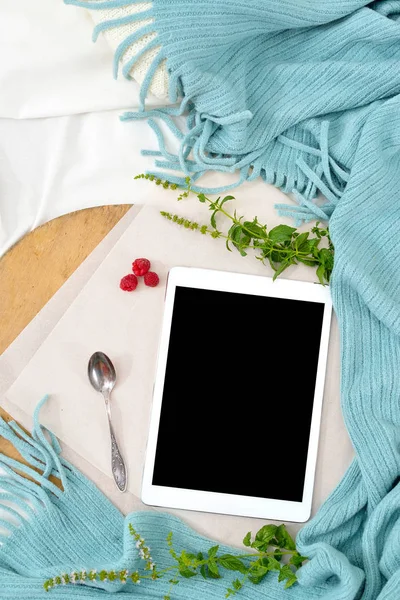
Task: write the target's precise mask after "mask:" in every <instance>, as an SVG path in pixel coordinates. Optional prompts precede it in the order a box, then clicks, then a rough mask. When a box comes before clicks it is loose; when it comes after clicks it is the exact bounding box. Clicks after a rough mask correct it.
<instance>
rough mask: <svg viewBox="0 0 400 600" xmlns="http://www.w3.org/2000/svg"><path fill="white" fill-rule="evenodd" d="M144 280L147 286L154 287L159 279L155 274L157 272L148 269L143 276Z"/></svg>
mask: <svg viewBox="0 0 400 600" xmlns="http://www.w3.org/2000/svg"><path fill="white" fill-rule="evenodd" d="M144 282H145V284H146V285H148V286H149V287H156V285H158V284H159V282H160V279H159V277H158V275H157V273H154V272H153V271H149V272H148V273H146V275H145V276H144Z"/></svg>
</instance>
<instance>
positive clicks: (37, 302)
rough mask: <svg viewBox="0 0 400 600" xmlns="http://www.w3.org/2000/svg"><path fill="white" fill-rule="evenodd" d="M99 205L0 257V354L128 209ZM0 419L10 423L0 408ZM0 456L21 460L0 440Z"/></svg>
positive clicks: (46, 228)
mask: <svg viewBox="0 0 400 600" xmlns="http://www.w3.org/2000/svg"><path fill="white" fill-rule="evenodd" d="M129 208H130V205H121V206H101V207H98V208H90V209H87V210H82V211H78V212H75V213H71V214H69V215H66V216H64V217H60V218H59V219H55V220H54V221H50V222H49V223H46V224H45V225H42V226H41V227H38V229H35V231H33V232H32V233H30V234H29V235H27V236H25V237H24V238H23V239H22V240H21V241H20V242H19V243H18V244H16V245H15V246H14V247H13V248H11V250H9V252H7V254H6V255H5V256H4V257H3V258H2V259H0V354H2V353H3V352H4V350H5V349H6V348H7V347H8V346H9V345H10V344H11V342H12V341H13V340H14V339H15V338H16V337H17V336H18V335H19V333H21V331H22V330H23V329H24V328H25V327H26V326H27V325H28V323H29V322H30V321H31V320H32V319H33V317H34V316H35V315H36V314H37V313H38V312H39V311H40V310H41V309H42V308H43V306H44V305H45V304H46V303H47V302H48V301H49V300H50V298H51V297H52V296H53V295H54V294H55V293H56V291H57V290H58V289H59V288H60V287H61V286H62V285H63V283H65V281H66V280H67V279H68V277H70V275H72V273H73V272H74V271H75V269H77V268H78V267H79V265H80V264H81V262H82V261H84V260H85V258H86V257H87V256H88V255H89V254H90V253H91V252H92V250H94V248H95V247H96V246H97V244H99V243H100V242H101V240H102V239H103V238H104V237H105V236H106V235H107V233H108V232H109V231H110V230H111V229H112V228H113V227H114V225H116V224H117V223H118V221H119V220H120V219H121V218H122V217H123V216H124V214H125V213H126V212H127V211H128V210H129ZM0 416H2V417H3V418H5V419H6V420H10V419H11V416H10V415H8V414H7V413H6V412H5V411H4V410H3V409H2V408H1V406H0ZM0 452H1V453H4V454H7V455H8V456H11V457H13V458H16V459H18V460H21V457H20V456H19V454H18V453H17V451H16V450H15V449H14V448H13V447H12V446H11V444H10V443H9V442H7V440H5V439H4V438H2V437H0Z"/></svg>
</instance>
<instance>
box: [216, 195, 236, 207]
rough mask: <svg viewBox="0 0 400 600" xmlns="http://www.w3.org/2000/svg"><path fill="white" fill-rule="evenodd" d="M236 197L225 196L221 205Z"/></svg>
mask: <svg viewBox="0 0 400 600" xmlns="http://www.w3.org/2000/svg"><path fill="white" fill-rule="evenodd" d="M234 199H235V197H234V196H225V198H223V199H222V200H221V203H220V206H222V205H223V204H225V202H229V200H234Z"/></svg>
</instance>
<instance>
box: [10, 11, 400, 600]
mask: <svg viewBox="0 0 400 600" xmlns="http://www.w3.org/2000/svg"><path fill="white" fill-rule="evenodd" d="M67 3H69V4H74V5H76V6H83V7H89V8H93V9H97V10H103V9H105V8H110V7H111V8H115V9H116V11H115V20H113V21H108V22H106V23H102V24H100V26H97V30H96V32H95V34H97V33H98V32H99V31H100V30H102V29H105V28H107V27H116V26H119V25H121V24H126V23H130V22H134V21H135V20H138V17H137V16H135V15H130V16H125V17H123V19H121V18H120V17H119V15H118V10H117V9H118V7H122V6H127V5H130V4H134V3H136V2H135V0H109V1H105V2H103V1H102V0H92V1H91V2H80V1H77V0H67ZM146 16H147V18H148V21H147V22H146V24H145V25H144V26H143V27H142V28H141V29H140V30H139V31H137V32H135V33H133V34H131V35H130V36H128V38H127V39H126V40H125V42H124V43H122V44H121V46H120V47H119V48H118V50H117V52H116V65H118V61H119V60H120V58H121V57H122V56H123V55H124V53H125V52H126V51H127V50H128V49H129V47H130V45H131V44H133V43H134V42H135V41H136V40H138V39H140V38H141V37H143V36H144V35H147V34H155V35H153V36H150V37H148V38H147V39H148V40H150V41H149V43H150V44H151V47H152V48H154V47H157V48H158V54H157V56H156V58H155V60H154V63H153V65H152V67H151V69H150V70H149V72H148V75H147V77H146V79H145V81H144V82H143V85H142V91H141V99H142V107H141V110H139V111H138V112H135V113H127V114H126V115H124V117H123V119H125V120H134V119H138V118H147V119H148V122H149V124H150V126H151V127H152V128H153V130H154V131H155V133H156V137H157V140H158V149H157V150H150V151H148V152H147V153H148V154H151V155H153V156H154V157H155V168H156V169H158V170H159V171H162V172H164V173H165V171H168V175H166V178H168V180H169V181H176V182H178V183H179V182H181V181H182V179H181V178H182V173H183V176H184V177H185V176H187V175H190V177H191V178H192V180H193V182H195V185H196V186H197V187H196V188H195V189H198V190H201V189H202V187H201V176H202V175H203V174H204V173H205V172H206V171H209V170H219V171H227V172H236V171H237V173H238V183H240V182H242V181H245V180H252V179H255V178H257V177H262V178H263V179H264V180H265V181H266V182H269V183H272V184H274V185H276V186H278V187H279V188H281V189H282V190H283V191H285V192H292V193H293V194H294V196H295V198H296V199H297V203H298V204H297V205H296V206H293V205H288V206H281V207H280V210H281V212H282V213H283V214H285V215H289V216H293V217H295V219H296V220H297V221H299V222H301V221H308V220H310V219H312V218H319V219H325V220H329V227H330V233H331V237H332V240H333V243H334V246H335V266H334V271H333V275H332V281H331V291H332V296H333V301H334V306H335V311H336V314H337V317H338V322H339V326H340V333H341V401H342V409H343V414H344V418H345V422H346V425H347V428H348V431H349V434H350V436H351V439H352V442H353V445H354V449H355V453H356V458H355V460H354V462H353V464H352V465H351V467H350V469H349V470H348V472H347V473H346V475H345V477H344V479H343V480H342V482H341V483H340V485H339V486H338V487H337V489H336V490H335V491H334V492H333V493H332V495H331V496H330V497H329V499H328V500H327V501H326V503H325V504H324V505H323V506H322V508H321V509H320V511H319V512H318V514H317V516H316V517H315V518H314V519H313V520H312V521H311V522H310V523H308V524H307V525H306V526H305V527H304V528H303V529H302V530H301V532H300V533H299V535H298V537H297V545H298V547H299V548H300V550H301V552H302V553H303V554H304V555H306V556H308V557H310V559H311V560H310V561H309V562H307V563H306V564H305V565H304V566H303V567H302V568H301V569H300V571H299V583H298V584H296V585H294V586H293V587H292V588H290V589H289V590H286V591H285V590H284V589H283V587H282V585H281V584H279V583H278V582H277V581H276V576H275V575H274V574H270V575H268V576H267V577H266V578H265V579H264V580H263V582H262V583H261V584H260V585H259V586H248V587H247V588H244V589H243V590H241V591H240V594H241V595H242V597H243V598H244V599H245V598H266V599H269V600H283V599H285V598H286V599H288V600H290V599H291V598H293V599H295V600H313V599H317V598H318V599H320V598H323V599H324V600H356V599H360V598H362V599H363V600H377V599H378V600H396V599H397V598H400V484H399V475H400V377H399V375H398V373H399V365H400V337H399V335H400V300H399V299H400V268H399V265H400V243H399V230H400V198H399V193H400V192H399V190H400V0H381V1H377V2H367V1H366V0H334V1H332V0H279V1H278V0H257V1H255V0H218V2H216V1H215V0H197V1H196V2H195V1H194V0H192V1H190V0H152V3H151V6H150V8H149V9H148V12H147V13H146ZM145 51H146V47H145V48H144V49H143V52H145ZM137 58H138V55H136V58H135V57H133V58H132V59H131V64H133V63H134V61H135V60H136V59H137ZM162 60H166V61H167V68H168V74H169V85H170V99H171V100H172V101H173V102H175V105H174V106H172V107H169V108H166V109H162V110H161V109H157V110H152V111H146V110H145V97H146V93H147V89H148V86H149V84H150V82H151V78H152V77H153V75H154V72H155V69H156V68H157V65H158V64H160V62H161V61H162ZM174 115H186V119H187V120H186V125H185V127H184V128H183V130H181V129H180V128H178V126H177V124H176V121H175V120H174V119H173V117H174ZM160 120H161V121H163V122H164V123H165V124H166V125H167V126H168V127H169V128H170V129H171V131H172V132H173V133H174V134H175V135H176V137H177V139H178V141H179V152H178V153H177V154H176V155H175V154H172V153H171V152H170V151H168V150H167V148H166V147H165V144H164V140H163V136H162V128H160V126H159V122H160ZM180 122H181V120H180ZM133 134H134V129H133ZM175 171H177V173H176V174H174V172H175ZM208 191H209V190H208ZM320 193H321V194H322V195H323V196H324V198H325V200H324V202H322V203H321V202H320V201H317V202H316V199H317V196H318V195H319V194H320ZM396 198H397V199H396ZM398 202H399V204H397V203H398ZM0 427H1V430H0V434H1V435H3V436H5V437H6V438H8V439H9V440H10V441H12V442H13V443H15V445H16V446H17V447H18V448H19V450H20V451H21V453H22V455H23V456H24V457H25V458H26V459H27V461H28V462H29V463H30V464H32V465H33V466H35V467H37V468H38V469H40V470H41V471H42V472H43V473H42V474H38V473H37V471H34V470H32V469H31V468H29V467H25V466H22V465H20V464H19V463H17V462H16V461H12V460H11V459H8V458H6V457H4V456H3V457H2V460H1V465H2V467H3V468H4V469H5V473H6V474H5V475H4V476H3V477H2V478H1V481H0V487H1V493H0V505H1V508H2V509H3V510H4V511H5V512H6V513H8V515H9V516H11V517H12V519H11V521H12V523H11V524H9V522H8V520H7V521H6V520H2V521H0V526H1V527H2V529H3V528H4V529H5V530H6V531H5V532H3V533H0V541H1V546H0V596H1V600H5V599H13V600H14V599H16V598H21V599H26V600H28V599H29V600H34V599H39V598H40V599H41V598H43V597H48V596H46V593H45V592H44V590H43V587H42V586H43V580H44V579H46V578H48V577H54V576H55V575H57V574H58V573H63V572H65V573H70V572H71V571H74V570H76V569H78V570H81V569H82V568H85V569H91V568H99V567H102V566H104V567H107V568H115V569H124V568H130V569H131V568H132V564H134V562H135V561H136V560H137V551H136V549H135V548H134V544H133V542H132V536H129V535H128V534H127V527H128V525H127V523H128V522H129V523H132V524H133V526H134V527H135V528H136V529H137V530H138V531H140V533H141V534H142V535H143V536H144V537H145V539H146V541H147V542H148V543H149V544H150V546H151V547H152V552H153V555H154V560H156V561H157V562H159V563H160V564H161V563H164V564H165V563H168V553H167V550H166V547H165V542H164V540H165V536H166V534H167V532H168V531H169V530H173V531H174V533H175V539H176V540H177V545H178V546H181V547H184V548H185V549H186V550H188V551H190V550H191V549H193V551H196V552H197V551H198V550H199V549H202V548H205V549H207V548H208V547H209V545H210V542H209V541H208V540H205V539H204V538H202V537H200V536H198V535H197V534H196V533H195V532H193V531H191V530H188V529H187V527H186V526H185V525H184V524H183V523H182V522H181V521H179V520H177V519H175V518H173V517H171V516H168V515H166V514H160V513H136V514H132V515H129V517H127V522H124V519H123V517H122V515H121V514H120V513H119V512H118V511H117V510H116V509H115V508H114V507H113V506H112V505H111V504H110V503H109V502H108V501H107V500H106V499H105V498H104V497H103V496H102V495H101V493H100V492H99V491H98V490H97V489H96V488H95V487H94V486H93V485H92V484H91V483H90V482H89V481H87V480H86V479H85V478H84V477H83V476H82V475H81V474H80V473H78V472H77V471H76V470H75V469H74V468H73V467H72V466H71V465H69V464H68V463H66V462H65V461H63V460H62V459H61V458H60V456H59V447H58V444H57V441H56V440H55V439H54V437H53V436H51V437H50V441H48V440H47V439H46V437H45V435H44V432H43V429H42V428H41V427H40V425H39V423H38V420H37V415H36V424H35V429H34V432H33V438H32V439H30V438H28V437H27V436H26V434H25V433H24V432H23V431H22V430H20V429H19V428H18V427H17V425H15V424H8V425H6V424H5V423H3V422H1V423H0ZM233 442H234V440H233ZM265 469H266V470H267V469H268V466H267V465H266V466H265ZM16 471H18V472H21V471H22V472H26V473H29V474H30V475H31V477H32V478H33V480H34V481H36V482H37V483H40V484H41V486H40V487H39V486H38V485H37V483H34V482H32V481H29V480H25V479H22V478H21V477H20V476H19V475H18V473H16ZM50 475H56V476H58V477H60V478H61V479H62V482H63V486H64V491H63V492H61V491H60V490H59V488H57V487H56V486H55V485H54V483H52V481H51V480H50V479H49V476H50ZM10 501H12V503H13V504H10ZM12 506H13V507H14V508H12ZM15 506H17V507H18V508H15ZM0 517H1V514H0ZM167 586H168V583H165V582H164V581H163V580H161V581H159V582H156V583H154V582H149V583H143V584H142V585H141V587H135V588H132V587H129V586H126V587H123V586H120V585H117V584H114V587H112V586H111V584H104V590H99V589H97V588H95V587H91V586H90V585H89V584H87V585H86V584H85V585H79V586H75V587H72V586H59V587H57V588H56V589H54V590H52V591H51V592H49V593H50V594H54V596H55V597H62V598H65V599H66V600H69V599H72V598H74V599H75V598H76V599H78V600H81V599H82V600H83V599H86V598H96V599H101V598H111V595H112V593H113V592H114V591H121V592H122V591H123V593H125V594H126V596H127V598H130V597H136V598H145V597H146V598H151V597H154V598H161V597H162V596H163V594H166V593H167ZM225 589H226V581H224V580H222V579H221V580H215V581H212V582H209V581H203V580H198V579H197V578H194V579H187V580H184V581H183V582H182V583H180V584H179V585H178V586H176V588H175V589H174V597H175V598H177V600H178V599H179V598H181V599H182V600H183V599H185V600H191V599H193V600H194V599H199V600H201V599H203V598H204V599H205V598H210V597H213V598H214V597H215V598H222V597H223V596H224V593H225Z"/></svg>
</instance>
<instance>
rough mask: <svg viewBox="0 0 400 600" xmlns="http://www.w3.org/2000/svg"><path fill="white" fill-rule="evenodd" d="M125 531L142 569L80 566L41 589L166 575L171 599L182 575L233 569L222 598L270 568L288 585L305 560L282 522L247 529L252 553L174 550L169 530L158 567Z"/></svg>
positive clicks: (210, 576) (140, 542) (258, 578)
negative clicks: (165, 563)
mask: <svg viewBox="0 0 400 600" xmlns="http://www.w3.org/2000/svg"><path fill="white" fill-rule="evenodd" d="M129 533H130V534H131V535H132V536H133V537H134V539H135V541H136V548H137V549H138V554H139V557H140V558H141V559H142V561H144V567H143V569H142V570H141V571H142V572H139V570H138V569H137V570H135V571H131V572H130V571H128V570H122V571H107V570H104V569H103V570H100V571H97V570H90V571H88V570H85V569H83V570H81V571H75V572H73V573H70V574H67V573H64V574H62V575H57V576H56V577H54V578H51V579H47V580H46V581H45V582H44V584H43V587H44V589H45V591H46V592H49V591H50V590H51V589H53V588H55V587H57V586H59V585H69V584H81V585H82V584H85V582H94V581H98V582H110V583H113V582H119V583H127V581H128V580H130V581H132V583H134V584H140V581H141V580H142V579H150V580H153V581H156V580H157V579H161V578H162V577H164V576H165V575H169V576H171V579H169V584H170V587H169V590H168V592H167V594H166V595H165V596H164V600H171V591H172V589H173V587H174V586H175V585H177V584H178V583H179V582H180V581H181V579H182V578H183V579H189V578H191V577H195V576H199V575H200V576H201V577H203V578H204V579H211V580H212V579H220V578H221V571H222V570H226V571H236V572H237V573H240V576H238V577H236V578H235V579H234V580H233V581H232V583H231V585H230V586H229V587H228V589H227V592H226V594H225V598H229V597H230V596H233V595H235V594H236V593H237V592H238V591H239V590H241V589H242V587H243V585H244V584H245V583H246V582H250V583H253V584H259V583H260V582H261V581H262V580H263V579H265V577H266V576H267V574H268V573H270V572H272V571H276V572H277V574H278V581H280V582H285V588H289V587H291V586H292V585H293V584H295V583H296V581H297V575H296V571H297V569H299V568H300V567H301V566H302V564H303V562H304V561H306V560H307V557H305V556H301V554H300V553H299V552H298V551H297V550H296V545H295V542H294V540H293V539H292V537H291V536H290V534H289V532H288V531H287V529H286V527H285V525H279V526H277V525H264V526H263V527H261V529H260V530H259V531H258V532H257V533H256V535H255V537H254V538H253V537H252V535H251V532H250V531H249V532H248V533H247V534H246V535H245V537H244V539H243V544H244V546H246V547H247V548H251V549H252V552H249V553H245V554H237V555H233V554H225V553H219V546H218V545H217V546H212V547H211V548H209V549H208V550H207V552H206V553H203V552H198V553H197V554H193V553H191V552H186V550H181V552H180V553H178V552H177V551H176V550H175V548H174V546H173V535H172V532H170V533H169V534H168V536H167V546H168V550H169V554H170V556H171V557H172V559H173V561H174V564H173V565H171V566H169V567H167V568H165V569H161V570H158V569H157V566H156V564H155V562H154V561H153V558H152V556H151V554H150V548H149V547H148V546H147V545H146V542H145V540H144V538H143V537H141V535H140V534H139V533H138V532H137V531H136V530H135V529H134V527H133V526H132V524H129Z"/></svg>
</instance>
